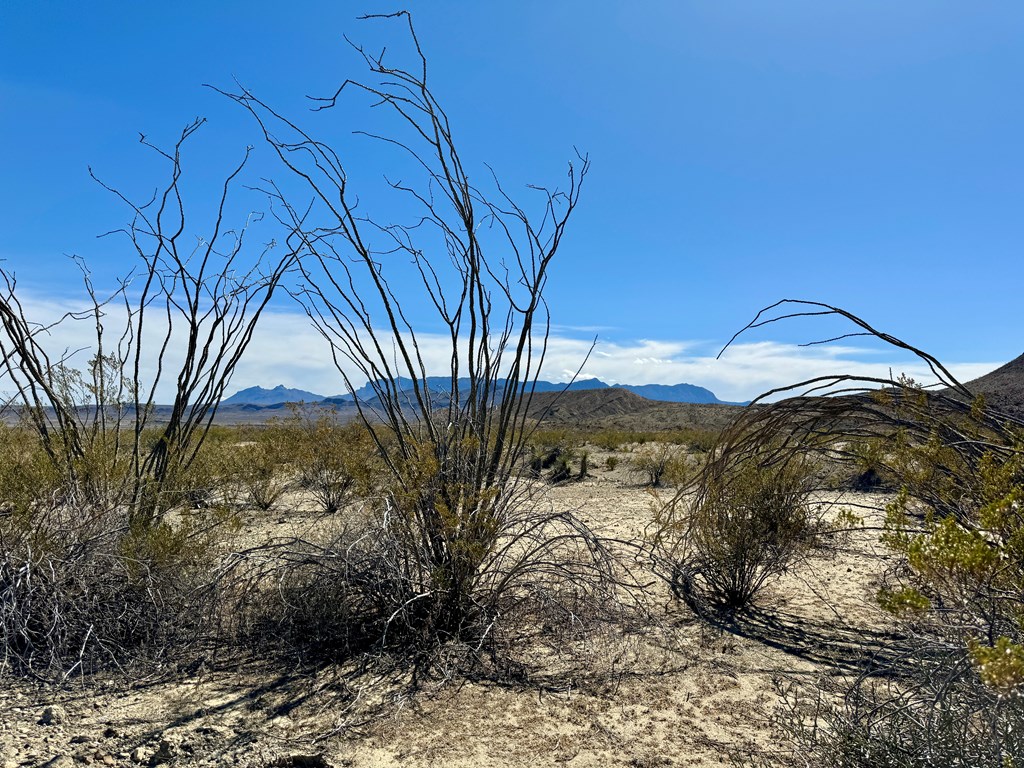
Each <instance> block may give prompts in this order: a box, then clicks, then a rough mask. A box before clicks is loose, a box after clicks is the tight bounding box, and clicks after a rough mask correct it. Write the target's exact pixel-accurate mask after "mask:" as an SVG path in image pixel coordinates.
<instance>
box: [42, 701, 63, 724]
mask: <svg viewBox="0 0 1024 768" xmlns="http://www.w3.org/2000/svg"><path fill="white" fill-rule="evenodd" d="M67 719H68V713H67V712H66V711H65V710H64V707H62V706H60V704H51V705H50V706H48V707H47V708H46V709H44V710H43V716H42V717H40V718H39V724H40V725H60V724H62V723H65V722H67Z"/></svg>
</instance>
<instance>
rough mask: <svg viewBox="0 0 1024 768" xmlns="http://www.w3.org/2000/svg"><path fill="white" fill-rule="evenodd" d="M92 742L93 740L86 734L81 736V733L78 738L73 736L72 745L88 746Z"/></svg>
mask: <svg viewBox="0 0 1024 768" xmlns="http://www.w3.org/2000/svg"><path fill="white" fill-rule="evenodd" d="M90 741H92V739H91V738H89V737H88V736H86V735H85V734H81V733H80V734H78V735H77V736H72V737H71V743H72V744H88V743H89V742H90Z"/></svg>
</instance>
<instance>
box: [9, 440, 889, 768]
mask: <svg viewBox="0 0 1024 768" xmlns="http://www.w3.org/2000/svg"><path fill="white" fill-rule="evenodd" d="M619 456H620V459H621V462H620V464H619V466H618V467H617V468H615V469H612V470H609V469H607V467H606V464H605V460H606V458H607V454H605V453H601V452H597V453H595V454H593V455H592V456H591V467H593V469H592V470H591V476H590V477H589V478H587V479H585V480H582V481H578V482H571V483H567V484H564V485H561V486H556V487H551V488H549V489H548V490H547V491H546V497H545V499H546V502H547V503H551V504H554V505H556V506H559V505H561V506H569V507H573V508H576V509H579V510H580V514H581V515H582V516H583V517H584V518H585V519H586V520H588V521H589V522H590V523H591V525H593V526H595V527H597V528H599V529H601V530H602V531H605V532H607V533H609V534H612V535H614V536H616V537H620V538H626V539H634V540H639V539H640V538H641V537H642V536H643V535H644V531H645V529H646V528H647V526H648V525H649V524H650V522H651V519H652V509H653V505H654V504H656V503H657V500H656V499H655V498H654V496H652V494H651V492H650V491H649V490H648V489H646V488H644V487H642V486H641V485H639V484H638V482H637V479H636V478H635V477H632V476H630V474H629V473H628V471H627V466H628V454H624V453H623V454H619ZM671 493H672V491H671V489H669V490H667V491H663V492H662V497H663V499H662V500H664V498H666V497H668V496H671ZM835 500H836V499H835V498H834V497H830V498H828V499H824V498H823V499H822V501H832V502H834V501H835ZM884 501H885V498H884V497H883V496H879V495H875V496H866V495H862V494H854V493H848V494H845V495H844V496H842V497H840V498H839V504H838V505H836V506H831V507H829V512H828V513H827V514H830V515H834V514H835V513H837V512H838V511H839V510H840V509H841V508H843V507H844V506H847V505H857V506H858V514H861V515H865V521H866V525H867V526H868V527H869V528H870V527H871V526H873V525H877V523H878V520H879V519H880V512H879V511H876V512H875V513H872V512H870V511H869V512H865V507H873V508H874V509H875V510H880V508H881V506H882V505H883V504H884ZM263 522H264V524H265V525H266V526H267V527H269V528H270V529H272V530H273V532H274V533H275V534H278V535H280V534H282V533H287V532H288V531H296V532H300V529H301V528H302V526H303V525H316V522H315V521H314V520H313V518H312V517H310V516H309V515H304V514H303V513H302V512H301V510H296V509H289V508H287V507H286V508H282V509H279V510H277V511H274V512H271V513H270V514H269V516H265V518H264V520H263ZM251 533H252V532H250V534H251ZM877 540H878V533H877V530H863V531H857V532H854V533H852V534H850V535H849V536H848V537H847V538H846V539H845V540H844V541H843V542H842V543H841V544H840V545H838V546H835V547H831V548H829V549H827V550H823V551H820V552H816V553H814V554H813V555H812V556H811V557H810V559H809V560H808V561H807V562H804V563H802V564H801V565H800V566H799V567H797V568H794V569H793V570H792V571H791V572H789V573H787V574H784V575H783V576H782V577H781V578H779V579H777V580H775V581H773V582H772V583H771V584H770V586H769V587H768V589H767V591H766V594H765V595H764V596H763V597H762V598H761V599H759V601H758V604H757V606H756V607H755V609H754V610H753V611H751V612H750V613H749V614H748V615H746V616H744V617H742V618H738V619H733V620H731V621H723V622H718V623H717V625H716V624H715V623H711V622H709V621H706V620H702V619H701V618H698V617H697V616H695V615H694V613H693V612H692V611H691V610H690V609H689V608H687V607H686V606H685V605H683V604H681V603H679V602H678V601H676V600H674V599H672V597H671V595H670V593H669V591H668V589H667V588H666V587H665V586H664V585H660V586H656V587H654V588H652V590H651V597H650V605H648V608H649V610H650V615H651V617H652V621H653V623H654V624H656V625H657V626H652V627H650V628H649V630H650V631H648V632H645V633H639V634H638V635H637V636H636V637H633V638H631V639H628V640H623V642H621V643H618V644H614V643H613V644H612V646H613V647H612V646H610V648H609V650H608V651H607V653H604V652H600V653H599V656H600V659H599V660H598V662H595V663H596V665H597V666H599V667H601V669H602V670H603V671H602V674H600V675H595V676H594V677H593V678H592V679H590V680H583V681H579V682H573V681H571V680H570V681H568V682H567V681H564V680H563V681H558V680H555V678H552V679H553V680H555V682H549V683H547V684H538V685H501V684H496V683H493V682H488V681H467V680H447V681H444V682H441V681H430V682H427V683H425V684H423V685H422V687H421V688H420V690H419V691H418V692H417V693H415V694H414V695H410V694H409V693H408V689H407V688H406V687H403V686H401V685H398V684H396V683H395V681H393V680H388V679H369V676H363V677H361V678H360V679H359V682H358V683H353V678H351V677H348V676H346V674H345V672H344V671H343V670H337V669H335V670H326V671H320V672H317V673H315V674H314V673H302V674H290V673H288V672H287V671H283V670H281V669H280V668H279V667H278V668H270V667H266V666H261V665H258V664H255V663H253V662H238V661H237V660H235V661H231V660H224V661H216V662H213V663H211V664H209V665H199V666H198V667H197V668H194V669H189V670H183V671H179V672H178V673H177V674H175V675H172V676H169V677H170V679H171V680H172V681H170V682H169V681H167V680H166V679H165V680H161V678H160V677H156V678H154V679H153V680H136V681H134V682H133V683H132V684H130V685H129V684H126V683H125V682H124V681H123V679H122V680H118V679H116V678H113V679H109V680H107V681H106V682H97V681H91V682H90V683H89V684H88V685H82V684H81V683H78V682H73V683H69V684H68V686H66V687H64V688H62V689H59V690H55V689H53V688H50V687H46V686H43V685H36V684H33V683H31V682H29V681H25V680H11V679H6V680H3V679H0V768H15V766H42V765H48V766H73V765H76V764H96V765H117V766H133V765H139V764H148V765H156V764H164V763H166V764H169V765H197V766H215V765H216V766H221V765H223V766H228V765H239V766H291V765H294V766H367V767H370V766H373V767H376V766H403V767H410V766H417V767H418V766H439V765H441V766H521V767H523V768H526V767H530V768H534V767H535V766H547V765H566V766H668V765H678V766H717V765H729V764H731V763H732V761H740V762H742V761H744V760H745V759H747V758H749V757H750V756H756V755H758V754H760V753H762V752H763V751H764V750H765V749H766V748H768V749H770V748H773V747H777V746H778V744H779V742H778V737H777V734H776V732H775V731H773V726H772V722H773V717H774V716H775V715H777V714H778V712H779V711H780V709H779V708H780V706H781V702H782V697H781V692H783V691H786V690H789V691H791V692H792V691H793V690H795V688H794V687H798V688H800V689H802V690H803V691H805V692H807V693H809V694H810V695H814V692H815V691H818V690H821V688H822V686H821V683H822V681H823V680H824V679H825V678H829V677H832V678H834V677H835V676H849V675H855V674H858V673H859V672H860V671H861V670H862V669H864V668H865V666H869V665H870V664H871V663H872V659H873V658H876V657H877V656H879V655H881V654H884V653H886V651H887V649H888V648H889V647H891V646H890V642H889V641H890V638H889V636H888V634H887V627H888V623H887V620H886V618H885V616H884V615H883V614H882V613H881V611H880V610H879V609H877V607H875V606H874V600H873V596H874V594H875V592H876V590H877V588H878V585H879V579H880V578H881V574H882V573H883V572H884V569H885V567H886V564H887V557H886V554H885V552H884V550H883V549H882V548H881V547H880V545H878V543H877ZM637 567H642V566H637ZM353 685H358V686H359V695H358V696H356V697H355V703H354V704H353V703H352V699H353V696H352V692H353V691H352V686H353ZM340 690H346V691H347V693H348V695H347V696H341V695H339V693H338V692H339V691H340ZM368 703H372V704H373V706H370V705H369V704H368ZM364 704H365V705H366V706H364ZM371 710H372V711H373V712H374V713H375V714H374V716H373V717H368V716H365V713H366V712H369V711H371Z"/></svg>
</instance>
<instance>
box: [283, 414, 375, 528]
mask: <svg viewBox="0 0 1024 768" xmlns="http://www.w3.org/2000/svg"><path fill="white" fill-rule="evenodd" d="M286 424H287V426H288V428H289V430H291V431H292V434H293V437H294V439H293V441H292V453H293V460H294V464H295V467H296V469H297V472H298V477H299V484H300V485H301V487H302V488H303V489H305V490H306V491H307V492H308V493H309V494H310V495H311V496H312V497H313V500H314V501H315V502H316V504H317V506H319V507H320V509H321V510H322V511H323V512H325V513H327V514H333V513H334V512H337V511H339V510H340V509H342V508H343V507H344V506H345V505H346V504H348V503H349V501H351V500H352V499H353V498H357V497H365V496H368V495H370V494H371V493H372V491H373V489H374V486H375V484H376V482H377V479H378V478H379V476H380V474H381V469H382V465H381V462H380V457H379V455H378V448H377V446H376V445H374V443H373V440H372V438H371V436H370V433H369V432H368V431H367V430H366V427H365V426H363V424H362V423H361V422H352V423H350V424H339V423H338V420H337V416H336V414H335V413H334V412H333V411H323V410H315V411H301V412H300V411H296V412H295V413H294V414H293V415H292V417H291V418H290V419H288V421H287V422H286Z"/></svg>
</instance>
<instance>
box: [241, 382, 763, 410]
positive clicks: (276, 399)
mask: <svg viewBox="0 0 1024 768" xmlns="http://www.w3.org/2000/svg"><path fill="white" fill-rule="evenodd" d="M398 386H399V388H400V389H401V391H403V392H408V393H411V392H412V391H413V386H412V379H405V378H399V379H398ZM427 386H428V387H429V388H430V391H431V392H432V393H433V395H434V397H435V398H445V397H447V395H448V392H449V391H450V388H451V379H449V378H448V377H446V376H430V377H428V378H427ZM468 387H469V380H468V379H460V380H459V389H460V390H465V389H468ZM610 387H615V388H617V389H625V390H627V391H629V392H633V393H634V394H637V395H639V396H640V397H644V398H647V399H648V400H655V401H659V402H665V403H716V404H724V405H745V403H727V402H725V401H724V400H719V399H718V398H717V397H716V396H715V393H714V392H712V391H711V390H710V389H706V388H704V387H698V386H696V385H695V384H614V385H612V384H606V383H605V382H603V381H601V380H600V379H582V380H579V381H574V382H572V383H571V384H569V385H568V387H566V385H565V384H560V383H555V382H550V381H538V382H537V387H536V391H537V392H560V391H561V390H563V389H566V388H568V389H569V390H570V391H581V390H593V389H609V388H610ZM375 396H376V393H375V392H374V391H373V387H371V386H370V385H369V384H367V385H365V386H364V387H361V388H360V389H358V390H356V393H355V397H354V398H353V396H352V395H333V396H324V395H318V394H316V393H315V392H307V391H306V390H303V389H291V388H288V387H285V386H283V385H278V386H276V387H274V388H273V389H264V388H263V387H249V388H248V389H243V390H241V391H239V392H236V393H235V394H233V395H232V396H231V397H229V398H226V399H225V400H222V401H221V404H222V405H259V406H268V405H280V404H281V403H298V402H305V403H328V404H334V405H351V404H352V402H353V400H354V399H359V400H362V401H365V402H369V401H371V400H373V399H374V398H375Z"/></svg>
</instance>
